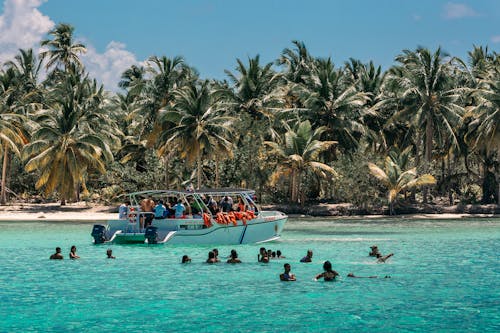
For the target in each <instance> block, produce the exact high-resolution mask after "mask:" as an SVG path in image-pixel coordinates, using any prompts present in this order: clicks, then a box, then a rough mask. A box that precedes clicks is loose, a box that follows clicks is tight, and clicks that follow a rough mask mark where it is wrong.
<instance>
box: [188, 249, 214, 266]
mask: <svg viewBox="0 0 500 333" xmlns="http://www.w3.org/2000/svg"><path fill="white" fill-rule="evenodd" d="M212 252H213V251H212ZM181 262H182V263H183V264H187V263H190V262H191V258H189V256H188V255H187V254H185V255H183V256H182V261H181Z"/></svg>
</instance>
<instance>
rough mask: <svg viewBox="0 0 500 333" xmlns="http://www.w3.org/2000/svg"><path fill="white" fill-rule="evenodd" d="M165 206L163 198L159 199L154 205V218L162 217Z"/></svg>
mask: <svg viewBox="0 0 500 333" xmlns="http://www.w3.org/2000/svg"><path fill="white" fill-rule="evenodd" d="M166 210H167V208H166V207H165V206H164V205H163V200H159V201H158V203H157V204H156V206H155V209H154V211H155V219H157V220H158V219H163V218H164V215H165V211H166Z"/></svg>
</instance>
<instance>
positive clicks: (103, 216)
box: [0, 202, 118, 222]
mask: <svg viewBox="0 0 500 333" xmlns="http://www.w3.org/2000/svg"><path fill="white" fill-rule="evenodd" d="M117 212H118V207H113V206H103V205H94V204H88V203H85V202H78V203H70V204H67V205H66V206H61V205H60V204H59V203H47V204H13V205H6V206H0V221H37V220H39V221H61V222H64V221H67V222H70V221H81V222H92V221H103V220H109V219H113V218H117V216H118V213H117Z"/></svg>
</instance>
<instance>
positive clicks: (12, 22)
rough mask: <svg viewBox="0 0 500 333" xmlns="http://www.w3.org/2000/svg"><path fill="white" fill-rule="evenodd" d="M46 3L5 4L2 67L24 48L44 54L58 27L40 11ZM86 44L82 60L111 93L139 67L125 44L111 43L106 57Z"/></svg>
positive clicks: (12, 0)
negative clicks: (129, 70)
mask: <svg viewBox="0 0 500 333" xmlns="http://www.w3.org/2000/svg"><path fill="white" fill-rule="evenodd" d="M46 1H47V0H5V2H4V11H3V14H2V15H1V16H0V63H3V62H5V61H8V60H12V58H13V57H14V56H15V55H16V54H17V53H18V50H19V49H21V48H22V49H27V48H33V49H34V50H35V52H37V53H38V52H39V51H40V42H41V41H42V40H43V39H45V38H46V34H47V33H48V32H49V31H50V30H51V29H53V28H54V27H55V22H54V21H52V20H51V19H50V17H48V16H46V15H43V14H42V13H41V12H40V10H39V9H38V8H39V7H40V6H41V5H42V4H43V3H44V2H46ZM76 30H78V27H76ZM79 39H81V38H79ZM83 39H85V38H83ZM84 44H85V45H86V47H87V53H86V54H84V55H82V56H81V58H82V61H83V63H84V64H85V67H86V69H87V70H88V71H89V73H90V76H91V77H93V78H96V79H97V80H98V81H99V82H101V83H103V84H104V87H105V88H106V89H108V90H114V91H116V90H118V82H119V80H120V76H121V74H122V73H123V71H125V70H126V69H127V68H128V67H130V66H131V65H133V64H137V63H138V61H137V60H136V59H135V55H134V54H133V53H131V52H130V51H127V50H126V49H125V44H122V43H119V42H115V41H111V42H110V43H109V44H108V46H107V47H106V50H105V51H104V53H99V52H97V50H96V49H95V48H94V47H93V46H92V44H90V43H86V42H84Z"/></svg>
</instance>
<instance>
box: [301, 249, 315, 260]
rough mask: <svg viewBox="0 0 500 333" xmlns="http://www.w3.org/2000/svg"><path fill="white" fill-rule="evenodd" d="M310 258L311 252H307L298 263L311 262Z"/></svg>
mask: <svg viewBox="0 0 500 333" xmlns="http://www.w3.org/2000/svg"><path fill="white" fill-rule="evenodd" d="M312 257H313V251H312V250H307V254H306V256H305V257H303V258H302V259H300V262H312Z"/></svg>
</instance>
